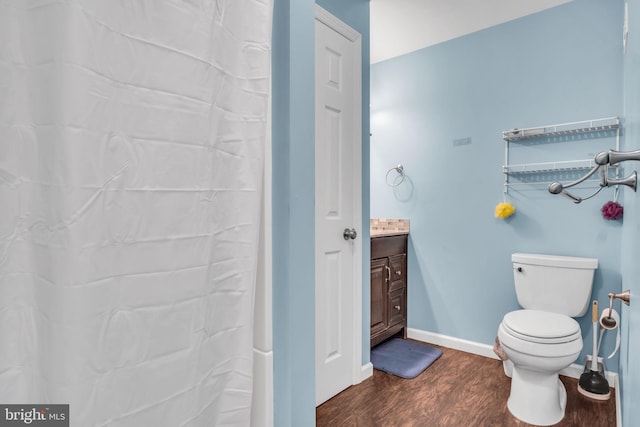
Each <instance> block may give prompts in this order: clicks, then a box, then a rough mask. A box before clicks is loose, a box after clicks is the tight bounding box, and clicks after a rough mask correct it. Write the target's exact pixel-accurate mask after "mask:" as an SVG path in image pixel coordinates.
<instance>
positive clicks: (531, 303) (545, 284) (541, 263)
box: [511, 253, 598, 317]
mask: <svg viewBox="0 0 640 427" xmlns="http://www.w3.org/2000/svg"><path fill="white" fill-rule="evenodd" d="M511 261H512V262H513V278H514V282H515V286H516V296H517V297H518V303H519V304H520V305H521V306H522V307H523V308H528V309H534V310H544V311H551V312H554V313H560V314H565V315H567V316H570V317H580V316H583V315H584V314H585V313H586V312H587V308H588V307H589V303H590V300H591V289H592V287H593V274H594V272H595V270H596V268H598V260H597V259H595V258H578V257H569V256H559V255H540V254H523V253H516V254H513V255H511Z"/></svg>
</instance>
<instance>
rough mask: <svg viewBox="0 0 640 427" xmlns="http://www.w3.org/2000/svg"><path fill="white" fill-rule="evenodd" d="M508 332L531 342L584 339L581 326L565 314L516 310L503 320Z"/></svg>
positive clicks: (560, 341) (558, 341)
mask: <svg viewBox="0 0 640 427" xmlns="http://www.w3.org/2000/svg"><path fill="white" fill-rule="evenodd" d="M502 323H503V325H504V326H505V327H506V329H507V332H509V333H510V334H511V335H513V336H515V337H518V338H520V339H523V340H527V341H531V342H545V343H563V342H568V341H573V340H575V339H577V338H578V337H580V338H582V335H581V332H580V325H578V322H576V321H575V320H574V319H572V318H571V317H569V316H565V315H564V314H558V313H550V312H546V311H540V310H516V311H512V312H510V313H507V314H506V315H505V316H504V319H503V320H502Z"/></svg>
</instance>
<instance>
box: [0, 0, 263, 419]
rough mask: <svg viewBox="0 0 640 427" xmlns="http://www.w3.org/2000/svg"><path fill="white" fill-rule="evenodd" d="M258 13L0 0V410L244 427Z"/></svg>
mask: <svg viewBox="0 0 640 427" xmlns="http://www.w3.org/2000/svg"><path fill="white" fill-rule="evenodd" d="M272 7H273V5H272V0H260V1H258V0H208V1H207V0H200V1H190V2H185V1H177V0H167V1H157V2H156V1H143V0H135V1H109V0H66V1H56V0H0V343H1V346H0V404H13V403H15V404H55V403H58V404H60V403H68V404H69V405H70V421H71V426H82V427H84V426H107V425H108V426H152V425H157V426H181V425H184V426H212V425H216V426H217V425H237V426H246V425H249V422H250V411H251V399H252V396H251V390H252V369H253V364H252V347H253V330H252V328H253V298H254V287H255V278H256V263H257V256H258V247H259V245H258V236H259V227H260V214H261V212H260V209H261V197H262V194H261V191H262V178H263V177H262V174H263V161H264V160H263V159H264V141H265V137H266V117H267V116H266V110H267V103H268V93H269V86H270V58H271V52H270V49H271V46H270V45H271V14H272Z"/></svg>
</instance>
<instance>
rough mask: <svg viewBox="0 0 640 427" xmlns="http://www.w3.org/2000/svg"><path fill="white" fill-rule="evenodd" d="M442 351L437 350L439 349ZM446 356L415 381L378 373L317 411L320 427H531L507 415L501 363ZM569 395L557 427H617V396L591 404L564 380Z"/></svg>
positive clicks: (450, 353) (570, 381)
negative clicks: (562, 416)
mask: <svg viewBox="0 0 640 427" xmlns="http://www.w3.org/2000/svg"><path fill="white" fill-rule="evenodd" d="M434 347H437V346H434ZM439 348H440V349H442V351H443V354H442V356H440V358H439V359H438V360H436V361H435V362H434V363H433V364H432V365H431V366H430V367H429V368H427V369H426V370H425V371H424V372H422V373H421V374H420V375H418V376H417V377H416V378H413V379H410V380H407V379H403V378H399V377H396V376H394V375H391V374H387V373H386V372H382V371H378V370H375V369H374V371H373V376H372V377H370V378H368V379H366V380H365V381H363V382H362V383H360V384H358V385H355V386H352V387H349V388H348V389H346V390H345V391H343V392H342V393H340V394H338V395H337V396H335V397H333V398H332V399H330V400H328V401H327V402H325V403H323V404H322V405H320V406H319V407H318V408H316V425H317V426H318V427H323V426H330V427H338V426H345V427H346V426H349V427H354V426H357V427H414V426H415V427H418V426H419V427H423V426H434V427H441V426H452V427H477V426H501V427H502V426H504V427H512V426H514V427H521V426H529V425H530V424H527V423H524V422H522V421H519V420H517V419H515V418H514V417H513V416H512V415H511V414H510V413H509V410H508V409H507V398H508V397H509V387H510V385H511V379H510V378H508V377H507V376H506V375H504V372H503V369H502V363H501V362H499V361H498V360H494V359H489V358H486V357H482V356H476V355H473V354H469V353H465V352H461V351H457V350H452V349H449V348H444V347H439ZM560 379H561V381H562V382H563V383H564V385H565V388H566V389H567V409H566V412H565V416H564V419H563V420H562V421H561V422H559V423H558V424H555V426H562V427H564V426H576V427H583V426H589V427H614V426H615V425H616V413H615V391H614V390H613V389H612V390H611V398H610V399H609V400H608V401H594V400H590V399H587V398H586V397H584V396H582V395H581V394H580V393H578V391H577V386H578V380H576V379H573V378H567V377H564V376H561V377H560Z"/></svg>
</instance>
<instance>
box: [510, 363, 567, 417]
mask: <svg viewBox="0 0 640 427" xmlns="http://www.w3.org/2000/svg"><path fill="white" fill-rule="evenodd" d="M566 406H567V391H566V390H565V388H564V384H562V382H561V381H560V378H559V377H558V373H549V372H534V371H530V370H528V369H523V368H521V367H514V369H513V376H512V377H511V393H510V394H509V400H508V401H507V407H508V408H509V412H511V414H512V415H513V416H514V417H516V418H517V419H519V420H521V421H524V422H526V423H529V424H534V425H538V426H550V425H553V424H556V423H558V422H560V421H561V420H562V418H564V410H565V408H566Z"/></svg>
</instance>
